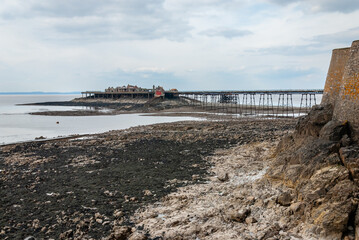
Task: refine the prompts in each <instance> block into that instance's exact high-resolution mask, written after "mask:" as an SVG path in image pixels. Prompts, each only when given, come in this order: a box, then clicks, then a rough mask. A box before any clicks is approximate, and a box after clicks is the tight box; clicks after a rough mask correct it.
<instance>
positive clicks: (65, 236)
mask: <svg viewBox="0 0 359 240" xmlns="http://www.w3.org/2000/svg"><path fill="white" fill-rule="evenodd" d="M73 236H74V233H73V231H72V229H70V230H68V231H66V232H63V233H61V234H60V236H59V239H63V240H65V239H70V238H72V237H73Z"/></svg>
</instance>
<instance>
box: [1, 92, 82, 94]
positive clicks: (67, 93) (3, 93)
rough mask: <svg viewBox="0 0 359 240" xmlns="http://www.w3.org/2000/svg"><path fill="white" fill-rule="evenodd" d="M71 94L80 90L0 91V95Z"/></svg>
mask: <svg viewBox="0 0 359 240" xmlns="http://www.w3.org/2000/svg"><path fill="white" fill-rule="evenodd" d="M65 94H66V95H71V94H81V92H0V95H65Z"/></svg>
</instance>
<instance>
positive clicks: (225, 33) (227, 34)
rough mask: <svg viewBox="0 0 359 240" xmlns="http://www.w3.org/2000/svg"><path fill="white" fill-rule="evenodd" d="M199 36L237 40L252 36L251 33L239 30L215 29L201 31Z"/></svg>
mask: <svg viewBox="0 0 359 240" xmlns="http://www.w3.org/2000/svg"><path fill="white" fill-rule="evenodd" d="M200 34H202V35H205V36H208V37H224V38H237V37H244V36H247V35H250V34H252V32H251V31H248V30H240V29H229V28H223V29H221V28H216V29H208V30H205V31H202V32H200Z"/></svg>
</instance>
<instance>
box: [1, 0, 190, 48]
mask: <svg viewBox="0 0 359 240" xmlns="http://www.w3.org/2000/svg"><path fill="white" fill-rule="evenodd" d="M14 2H17V1H16V0H14ZM163 3H164V0H146V1H142V0H131V1H124V0H102V1H95V0H88V1H86V2H85V3H84V1H80V0H63V1H56V0H49V1H39V0H29V1H26V2H25V3H24V5H20V4H19V5H16V4H8V5H6V6H3V7H0V18H2V20H3V21H9V22H11V23H12V24H14V23H16V22H18V23H19V24H20V23H22V24H23V23H24V22H27V23H28V24H31V25H32V26H33V28H34V30H35V31H36V30H38V31H39V33H38V35H39V36H43V37H44V38H45V39H46V40H59V41H62V40H66V41H80V40H82V41H85V42H86V41H90V42H94V41H119V40H143V39H159V38H166V39H169V40H172V41H183V40H184V39H185V38H187V37H189V36H190V33H189V31H190V30H191V27H190V26H189V24H188V22H187V21H186V20H184V19H182V17H181V16H180V15H178V14H172V13H171V12H169V11H167V10H166V9H164V7H163ZM43 33H47V34H46V35H44V34H43Z"/></svg>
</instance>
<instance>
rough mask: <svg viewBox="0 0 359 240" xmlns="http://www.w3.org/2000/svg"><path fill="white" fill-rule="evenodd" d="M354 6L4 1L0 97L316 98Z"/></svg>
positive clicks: (193, 0)
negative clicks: (282, 93) (267, 94)
mask: <svg viewBox="0 0 359 240" xmlns="http://www.w3.org/2000/svg"><path fill="white" fill-rule="evenodd" d="M356 39H359V1H358V0H341V1H338V0H301V1H297V0H267V1H265V0H46V1H44V0H26V1H20V0H2V1H1V5H0V92H6V91H83V90H104V89H105V88H107V87H109V86H120V85H125V84H128V83H129V84H137V85H139V86H142V87H152V85H162V86H164V87H165V88H166V89H169V88H178V89H180V90H242V89H298V88H299V89H313V88H323V86H324V82H325V78H326V73H327V70H328V67H329V62H330V56H331V50H332V49H334V48H342V47H348V46H350V45H351V42H352V41H353V40H356Z"/></svg>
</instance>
